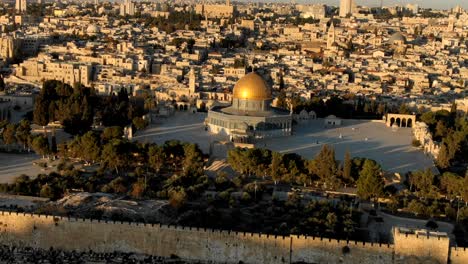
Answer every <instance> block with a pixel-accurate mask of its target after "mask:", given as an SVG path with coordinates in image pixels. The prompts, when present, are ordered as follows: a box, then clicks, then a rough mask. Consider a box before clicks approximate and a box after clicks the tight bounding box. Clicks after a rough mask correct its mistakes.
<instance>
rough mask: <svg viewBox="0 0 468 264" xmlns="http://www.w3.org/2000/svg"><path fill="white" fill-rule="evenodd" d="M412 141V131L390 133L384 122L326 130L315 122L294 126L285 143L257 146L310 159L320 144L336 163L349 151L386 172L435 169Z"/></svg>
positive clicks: (363, 122) (273, 141)
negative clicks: (330, 151)
mask: <svg viewBox="0 0 468 264" xmlns="http://www.w3.org/2000/svg"><path fill="white" fill-rule="evenodd" d="M412 138H413V136H412V132H411V128H398V129H397V130H393V129H391V128H389V127H387V126H386V125H385V124H384V123H383V122H375V121H374V122H372V121H367V120H343V124H342V125H341V126H339V127H331V128H326V127H325V126H324V121H323V120H322V119H317V120H310V121H305V122H304V123H301V124H299V125H297V126H296V127H295V130H294V135H293V136H291V137H290V138H288V139H287V140H281V139H277V138H275V139H266V140H263V141H262V142H261V143H260V146H264V147H266V148H268V149H271V150H275V151H279V152H282V153H297V154H299V155H301V156H303V157H305V158H308V159H311V158H313V157H314V156H315V155H316V154H317V153H318V152H319V151H320V149H321V148H322V146H323V144H328V145H331V146H333V148H334V149H335V155H336V159H338V160H343V159H344V155H345V152H346V150H349V152H350V153H351V156H352V157H365V158H370V159H373V160H375V161H377V162H378V163H380V164H381V165H382V167H383V169H384V170H386V171H389V172H399V173H405V172H407V171H413V170H420V169H425V168H432V167H434V164H433V162H432V159H431V158H430V157H428V156H426V155H425V154H424V153H423V152H422V151H421V150H419V149H417V148H414V147H413V146H411V141H412ZM262 144H263V145H262Z"/></svg>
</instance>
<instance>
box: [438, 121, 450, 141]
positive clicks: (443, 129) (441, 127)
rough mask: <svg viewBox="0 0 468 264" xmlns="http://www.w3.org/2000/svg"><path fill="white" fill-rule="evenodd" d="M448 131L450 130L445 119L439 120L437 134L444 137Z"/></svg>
mask: <svg viewBox="0 0 468 264" xmlns="http://www.w3.org/2000/svg"><path fill="white" fill-rule="evenodd" d="M447 132H448V129H447V127H446V126H445V123H444V121H442V120H439V121H437V125H436V132H435V136H436V137H444V136H445V135H446V134H447Z"/></svg>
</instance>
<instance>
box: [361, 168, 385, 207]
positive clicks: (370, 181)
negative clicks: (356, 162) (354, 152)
mask: <svg viewBox="0 0 468 264" xmlns="http://www.w3.org/2000/svg"><path fill="white" fill-rule="evenodd" d="M381 171H382V170H381V168H380V165H379V164H377V163H376V162H375V161H373V160H366V161H365V162H364V166H363V168H362V171H361V173H360V174H359V179H358V181H357V195H358V196H359V197H360V198H362V199H365V200H367V199H377V198H379V197H380V196H381V195H382V194H383V187H384V181H383V178H382V176H381V175H380V173H381Z"/></svg>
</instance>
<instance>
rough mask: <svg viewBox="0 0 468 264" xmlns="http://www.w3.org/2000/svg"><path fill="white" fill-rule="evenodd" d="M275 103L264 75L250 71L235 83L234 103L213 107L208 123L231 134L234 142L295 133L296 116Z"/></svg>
mask: <svg viewBox="0 0 468 264" xmlns="http://www.w3.org/2000/svg"><path fill="white" fill-rule="evenodd" d="M271 102H272V95H271V90H270V88H269V87H268V86H267V84H266V83H265V81H264V80H263V79H262V77H260V75H258V74H256V73H249V74H247V75H245V76H244V77H243V78H241V79H240V80H239V81H238V82H237V83H236V85H235V86H234V90H233V99H232V104H231V106H228V107H213V108H212V109H211V110H209V111H208V117H207V118H206V120H205V124H206V126H207V129H208V130H209V131H210V132H213V133H217V134H224V135H229V137H230V139H231V141H234V142H240V143H252V141H254V140H255V139H256V138H265V137H274V136H289V135H291V129H292V116H291V115H290V113H289V112H288V111H286V110H283V109H279V108H274V107H272V106H271Z"/></svg>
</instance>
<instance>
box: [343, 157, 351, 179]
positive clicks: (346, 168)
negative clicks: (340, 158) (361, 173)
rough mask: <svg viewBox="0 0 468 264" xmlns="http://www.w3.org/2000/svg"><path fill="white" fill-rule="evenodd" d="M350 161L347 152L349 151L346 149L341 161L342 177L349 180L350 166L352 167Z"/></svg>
mask: <svg viewBox="0 0 468 264" xmlns="http://www.w3.org/2000/svg"><path fill="white" fill-rule="evenodd" d="M352 165H353V164H352V161H351V155H350V154H349V151H348V150H347V151H346V153H345V157H344V162H343V178H344V179H346V180H348V181H350V180H351V179H352V178H351V168H352Z"/></svg>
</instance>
